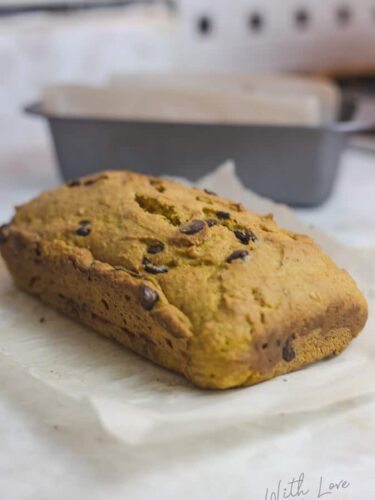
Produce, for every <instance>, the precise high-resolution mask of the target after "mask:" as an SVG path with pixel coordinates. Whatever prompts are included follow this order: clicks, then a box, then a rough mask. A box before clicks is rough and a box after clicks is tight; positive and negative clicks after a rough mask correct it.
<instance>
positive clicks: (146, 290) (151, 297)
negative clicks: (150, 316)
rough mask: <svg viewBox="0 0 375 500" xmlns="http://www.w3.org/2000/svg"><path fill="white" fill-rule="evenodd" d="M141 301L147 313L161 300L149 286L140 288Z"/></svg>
mask: <svg viewBox="0 0 375 500" xmlns="http://www.w3.org/2000/svg"><path fill="white" fill-rule="evenodd" d="M140 300H141V304H142V306H143V308H144V309H146V311H151V309H152V308H153V307H154V305H155V304H156V302H157V301H158V300H159V294H158V292H157V291H156V290H153V289H152V288H150V287H149V286H147V285H141V287H140Z"/></svg>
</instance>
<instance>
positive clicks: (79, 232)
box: [76, 226, 91, 236]
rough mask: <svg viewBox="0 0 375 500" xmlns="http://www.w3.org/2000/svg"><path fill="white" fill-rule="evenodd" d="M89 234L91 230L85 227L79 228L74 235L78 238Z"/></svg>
mask: <svg viewBox="0 0 375 500" xmlns="http://www.w3.org/2000/svg"><path fill="white" fill-rule="evenodd" d="M90 233H91V229H90V228H89V227H87V226H80V227H79V228H78V229H77V230H76V234H77V235H78V236H88V235H89V234H90Z"/></svg>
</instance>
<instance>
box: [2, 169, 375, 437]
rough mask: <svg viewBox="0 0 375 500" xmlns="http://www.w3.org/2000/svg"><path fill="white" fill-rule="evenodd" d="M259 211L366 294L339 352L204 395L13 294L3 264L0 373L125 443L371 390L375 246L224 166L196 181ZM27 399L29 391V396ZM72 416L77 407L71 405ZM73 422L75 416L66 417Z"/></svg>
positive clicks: (298, 409) (252, 419) (300, 410)
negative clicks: (299, 215) (247, 184)
mask: <svg viewBox="0 0 375 500" xmlns="http://www.w3.org/2000/svg"><path fill="white" fill-rule="evenodd" d="M199 185H200V186H202V187H203V186H204V187H207V188H210V189H213V190H214V191H216V192H218V193H219V194H221V195H225V196H227V197H230V198H233V199H235V200H239V201H241V202H243V203H244V204H245V205H247V206H248V207H249V208H251V209H254V210H255V211H257V212H260V213H267V212H274V214H275V216H276V219H277V221H278V222H279V223H280V224H281V225H283V226H284V227H288V228H290V229H293V230H297V231H302V232H305V233H308V234H311V235H312V236H313V237H314V238H316V239H317V241H318V242H319V244H320V245H321V246H322V247H323V248H324V250H325V251H326V252H327V253H329V254H330V255H332V256H333V257H334V259H335V260H336V262H337V263H338V264H339V265H340V266H344V267H346V268H347V269H348V270H349V271H350V272H351V273H352V275H354V277H355V278H356V280H357V282H358V284H359V286H360V288H361V289H362V290H363V292H364V293H365V294H366V297H367V300H368V302H369V306H370V319H369V322H368V324H367V326H366V328H365V330H364V331H363V333H362V334H361V335H360V336H359V338H358V339H356V340H354V341H353V343H352V344H351V346H350V347H349V348H348V349H347V350H346V351H345V352H344V353H343V354H342V355H341V356H339V357H338V358H336V359H333V360H330V361H325V362H320V363H317V364H315V365H313V366H311V367H309V368H306V369H304V370H301V371H298V372H295V373H293V374H290V375H288V376H283V377H279V378H277V379H275V380H272V381H269V382H265V383H262V384H260V385H257V386H254V387H250V388H244V389H237V390H231V391H225V392H216V391H202V390H199V389H195V388H194V387H192V386H191V385H190V384H189V383H188V382H187V381H185V380H184V379H183V378H182V377H180V376H178V375H175V374H172V373H170V372H168V371H167V370H164V369H162V368H158V367H156V366H154V365H153V364H152V363H150V362H148V361H146V360H143V359H142V358H140V357H138V356H136V355H134V354H132V353H130V352H128V351H126V350H125V349H123V348H121V347H119V346H118V345H117V344H115V343H113V342H111V341H109V340H106V339H104V338H101V337H100V336H99V335H97V334H96V333H94V332H93V331H91V330H88V329H87V328H84V327H83V326H81V325H79V324H77V323H75V322H73V321H71V320H69V319H67V318H64V317H63V316H61V315H59V314H58V313H56V312H54V311H53V310H51V309H50V308H48V307H47V306H45V305H43V304H42V303H41V302H39V301H38V300H37V299H35V298H33V297H29V296H28V295H26V294H24V293H22V292H20V291H18V290H17V289H16V288H15V287H14V285H13V284H12V282H11V279H10V277H9V276H8V274H7V272H6V270H5V267H4V265H3V263H1V264H0V370H2V371H3V372H5V371H6V373H7V374H8V378H9V376H10V377H11V374H12V370H13V369H14V370H15V373H16V372H17V373H18V372H20V371H21V372H22V373H24V374H25V375H26V376H27V377H32V378H33V379H36V381H37V382H38V383H37V384H36V387H37V390H36V393H37V395H38V396H37V397H38V398H39V400H41V401H43V398H45V403H46V407H48V406H49V404H50V401H51V398H52V396H51V395H53V394H55V395H56V396H59V397H64V401H65V404H66V408H65V412H64V414H63V415H62V417H61V418H65V417H66V418H68V416H69V405H71V408H72V409H73V408H74V409H75V411H76V409H77V406H78V407H79V406H80V405H82V412H84V411H85V412H86V411H87V407H90V408H91V410H92V412H93V414H94V416H95V418H96V419H97V420H98V422H99V423H100V425H101V426H102V427H103V429H104V430H105V431H106V432H107V433H109V434H111V435H113V436H116V437H117V438H118V439H120V440H121V441H122V442H123V443H126V444H128V445H131V446H143V445H145V444H146V443H147V444H148V445H150V444H152V443H154V444H156V443H161V442H165V443H166V442H168V441H171V440H173V441H175V442H177V441H179V440H181V439H185V438H188V437H189V436H190V437H191V436H195V437H196V436H197V435H199V434H205V436H207V435H210V434H212V435H213V436H214V435H215V433H217V432H218V431H221V432H223V431H224V430H225V431H228V429H233V428H237V427H238V426H239V425H248V424H251V423H256V422H257V423H258V424H259V422H260V421H264V420H265V419H266V418H267V419H270V418H272V417H273V416H280V415H289V416H290V417H293V416H294V418H296V417H297V416H298V415H309V414H311V415H313V414H314V413H316V412H317V411H318V410H321V411H328V410H329V408H330V407H333V406H336V407H337V405H340V404H341V405H342V404H345V403H347V402H349V401H353V400H356V399H360V398H363V397H364V396H366V395H367V396H368V395H371V394H374V393H375V363H374V361H375V337H374V327H375V325H374V320H373V317H372V311H373V310H374V307H375V286H374V285H375V252H374V251H372V250H363V251H362V250H353V249H350V248H347V247H345V246H343V245H341V244H338V243H337V242H335V241H333V240H331V239H330V238H329V237H327V236H325V235H323V234H321V233H320V232H319V231H317V230H314V229H312V228H308V227H305V226H304V225H303V224H302V223H301V222H299V221H298V220H297V219H296V217H295V216H294V214H293V212H292V211H291V210H290V209H288V208H286V207H284V206H280V205H275V204H273V203H271V202H270V201H269V200H266V199H263V198H261V197H259V196H257V195H255V194H253V193H251V192H250V191H249V190H247V189H245V188H244V187H243V186H242V185H241V183H240V182H239V180H238V179H237V178H236V176H235V172H234V167H233V165H232V164H230V163H228V164H226V165H224V166H222V167H220V168H219V169H218V170H216V171H215V172H213V173H212V174H210V175H208V176H207V177H206V178H204V179H202V180H201V182H200V183H199ZM29 397H30V395H29ZM72 412H73V410H72ZM69 418H72V417H71V416H70V417H69Z"/></svg>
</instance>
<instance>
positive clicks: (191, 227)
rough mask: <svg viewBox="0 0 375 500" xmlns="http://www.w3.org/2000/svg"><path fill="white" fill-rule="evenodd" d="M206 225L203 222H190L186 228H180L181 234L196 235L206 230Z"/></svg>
mask: <svg viewBox="0 0 375 500" xmlns="http://www.w3.org/2000/svg"><path fill="white" fill-rule="evenodd" d="M204 226H205V223H204V221H203V220H197V219H195V220H192V221H191V222H188V223H187V224H185V225H184V226H181V227H180V232H181V233H184V234H195V233H199V231H202V229H203V228H204Z"/></svg>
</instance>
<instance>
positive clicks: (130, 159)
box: [26, 103, 371, 206]
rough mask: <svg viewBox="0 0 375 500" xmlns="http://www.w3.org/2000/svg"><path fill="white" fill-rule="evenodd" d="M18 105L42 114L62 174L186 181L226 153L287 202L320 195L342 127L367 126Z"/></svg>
mask: <svg viewBox="0 0 375 500" xmlns="http://www.w3.org/2000/svg"><path fill="white" fill-rule="evenodd" d="M26 112H28V113H31V114H33V115H39V116H42V117H44V118H45V119H47V120H48V123H49V126H50V130H51V133H52V138H53V142H54V146H55V150H56V155H57V160H58V164H59V167H60V170H61V173H62V176H63V177H64V179H73V178H76V177H79V176H82V175H86V174H89V173H92V172H96V171H100V170H104V169H115V170H119V169H129V170H133V171H135V172H142V173H147V174H152V175H172V176H181V177H185V178H187V179H190V180H192V181H194V180H196V179H198V178H199V177H201V176H203V175H204V174H206V173H208V172H209V171H210V170H212V169H213V168H215V167H216V166H217V165H219V164H220V163H222V162H223V161H225V160H228V159H231V160H234V161H235V163H236V168H237V174H238V176H239V177H240V179H241V180H242V182H243V183H244V184H245V185H246V186H247V187H249V188H251V189H252V190H254V191H256V192H257V193H259V194H261V195H263V196H267V197H269V198H272V199H274V200H276V201H279V202H283V203H288V204H290V205H295V206H314V205H319V204H321V203H322V202H324V201H325V200H326V199H327V197H328V196H329V194H330V193H331V191H332V188H333V185H334V181H335V178H336V174H337V170H338V166H339V161H340V156H341V153H342V152H343V149H344V147H345V144H346V142H347V137H348V134H349V133H350V132H356V131H365V130H367V129H369V128H371V127H370V126H369V125H368V124H366V123H360V122H358V121H356V120H352V121H345V122H337V123H334V124H332V125H329V126H325V127H322V128H317V127H302V126H298V127H296V126H272V125H227V124H225V125H224V124H191V123H182V122H181V123H171V122H156V121H136V120H119V119H113V120H112V119H111V120H109V119H100V118H91V117H90V118H87V117H85V116H82V117H74V118H72V117H66V116H59V115H57V114H51V113H47V112H45V111H43V107H42V104H41V103H37V104H33V105H31V106H28V107H27V108H26Z"/></svg>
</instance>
